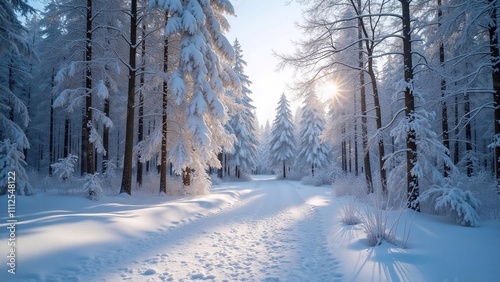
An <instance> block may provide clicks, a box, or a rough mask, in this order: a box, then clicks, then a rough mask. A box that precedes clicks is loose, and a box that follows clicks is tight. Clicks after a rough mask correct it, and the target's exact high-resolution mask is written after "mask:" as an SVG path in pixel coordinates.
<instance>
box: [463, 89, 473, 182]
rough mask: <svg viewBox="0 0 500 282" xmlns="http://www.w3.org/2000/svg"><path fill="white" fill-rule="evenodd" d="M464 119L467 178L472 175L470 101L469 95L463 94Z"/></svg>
mask: <svg viewBox="0 0 500 282" xmlns="http://www.w3.org/2000/svg"><path fill="white" fill-rule="evenodd" d="M464 117H465V122H466V123H465V152H466V153H465V155H466V158H467V162H466V165H465V166H466V167H467V176H468V177H471V176H472V174H473V173H474V168H473V167H472V166H473V164H472V160H471V159H470V158H471V155H472V128H471V123H470V121H471V120H470V117H471V116H470V99H469V94H468V93H465V95H464Z"/></svg>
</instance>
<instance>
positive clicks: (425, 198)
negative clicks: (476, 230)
mask: <svg viewBox="0 0 500 282" xmlns="http://www.w3.org/2000/svg"><path fill="white" fill-rule="evenodd" d="M418 200H419V201H421V202H429V203H430V204H431V205H433V207H434V209H435V210H436V211H437V212H438V213H441V214H444V215H447V216H449V217H451V218H453V219H455V220H456V222H457V223H459V224H461V225H464V226H479V220H480V217H479V214H478V212H477V211H478V209H479V208H480V207H481V202H480V201H479V200H478V199H477V198H476V197H475V196H474V194H473V193H472V192H471V191H469V190H465V191H464V190H462V189H460V188H457V187H450V186H448V185H445V186H444V187H439V186H432V187H431V188H430V189H429V190H427V191H425V192H424V193H422V194H421V195H420V197H419V198H418Z"/></svg>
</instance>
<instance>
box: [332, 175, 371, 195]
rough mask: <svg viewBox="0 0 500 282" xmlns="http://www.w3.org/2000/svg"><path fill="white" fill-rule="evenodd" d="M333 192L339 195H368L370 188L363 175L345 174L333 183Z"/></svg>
mask: <svg viewBox="0 0 500 282" xmlns="http://www.w3.org/2000/svg"><path fill="white" fill-rule="evenodd" d="M332 186H333V192H334V193H335V195H336V196H337V197H342V196H355V197H358V198H360V197H363V196H365V195H366V193H367V191H368V188H367V186H366V182H365V180H364V178H363V177H356V176H353V175H345V176H344V177H339V178H337V179H336V180H335V181H334V182H333V184H332Z"/></svg>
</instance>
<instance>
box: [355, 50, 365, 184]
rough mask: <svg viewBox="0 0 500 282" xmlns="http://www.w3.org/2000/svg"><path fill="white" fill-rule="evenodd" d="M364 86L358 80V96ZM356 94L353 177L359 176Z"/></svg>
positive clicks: (363, 90)
mask: <svg viewBox="0 0 500 282" xmlns="http://www.w3.org/2000/svg"><path fill="white" fill-rule="evenodd" d="M360 43H361V42H360ZM360 53H361V52H360ZM361 64H363V63H362V62H361ZM364 85H365V82H364V78H363V79H362V81H361V79H360V87H361V88H360V92H362V93H361V94H360V95H363V94H364V92H365V86H364ZM356 94H357V93H356V91H354V120H353V122H354V175H355V176H358V174H359V170H358V167H359V163H358V106H357V104H358V101H357V95H356ZM361 123H362V122H361ZM361 127H363V125H361ZM363 146H364V145H363ZM363 150H364V147H363Z"/></svg>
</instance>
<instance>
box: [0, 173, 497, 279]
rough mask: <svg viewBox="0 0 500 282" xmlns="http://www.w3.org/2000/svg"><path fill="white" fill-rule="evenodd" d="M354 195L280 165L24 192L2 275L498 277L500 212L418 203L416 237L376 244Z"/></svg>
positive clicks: (2, 234)
mask: <svg viewBox="0 0 500 282" xmlns="http://www.w3.org/2000/svg"><path fill="white" fill-rule="evenodd" d="M348 201H349V200H348V199H346V198H337V197H335V196H334V195H333V193H332V189H331V188H330V187H326V186H325V187H312V186H305V185H302V184H300V183H299V182H295V181H280V180H274V179H272V178H270V177H260V178H257V179H255V180H253V181H250V182H239V183H225V184H222V185H217V186H214V187H213V190H212V193H211V194H210V195H208V196H204V197H197V198H177V199H175V198H169V197H164V196H157V195H152V194H150V193H140V192H136V193H135V194H134V196H132V197H129V196H116V197H105V198H103V199H101V200H100V201H98V202H93V201H89V200H87V199H85V198H79V197H69V196H55V195H43V194H39V195H36V196H32V197H22V198H18V201H17V206H16V212H17V219H18V222H17V226H16V243H17V244H16V246H17V253H16V263H17V265H16V274H15V275H12V274H10V273H8V272H7V267H6V265H7V264H6V263H7V258H6V256H5V255H2V256H1V258H0V263H1V265H2V267H1V268H0V271H1V272H0V281H123V280H126V281H193V280H194V281H196V280H206V281H500V267H498V262H499V261H500V243H499V240H500V223H499V222H498V221H483V222H482V225H481V226H480V227H478V228H469V227H462V226H458V225H456V224H454V223H453V222H451V221H450V220H448V219H446V218H443V217H438V216H433V215H428V214H416V215H415V217H414V219H413V223H412V225H411V235H410V239H409V243H408V247H407V248H400V247H396V246H393V245H391V244H388V243H383V244H382V245H380V246H378V247H369V246H368V245H367V243H366V239H365V236H364V233H363V230H362V228H361V226H360V225H355V226H346V225H344V224H342V223H341V222H340V220H339V215H338V213H339V210H340V208H341V207H342V206H343V205H344V204H345V203H346V202H348ZM0 203H1V204H0V208H1V209H2V210H6V209H7V207H6V206H7V204H6V203H7V197H0ZM359 205H361V206H363V205H364V204H359ZM361 208H363V207H361ZM394 213H395V214H394V216H395V215H396V214H397V213H396V212H394ZM4 214H5V213H4V212H2V217H1V221H0V238H1V239H0V249H2V250H3V251H2V253H3V254H6V253H7V252H8V251H7V248H8V241H7V239H6V238H8V236H9V233H8V232H9V231H8V230H7V223H6V222H7V218H6V217H5V216H3V215H4ZM408 215H410V214H408ZM406 216H407V215H406V214H405V215H403V217H402V221H401V222H400V224H399V226H400V232H399V233H398V235H399V236H403V231H404V230H405V228H404V223H405V222H407V221H406V220H405V218H406ZM406 229H407V228H406Z"/></svg>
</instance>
